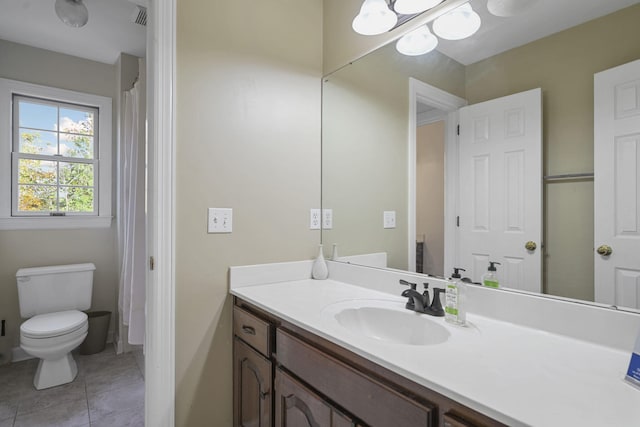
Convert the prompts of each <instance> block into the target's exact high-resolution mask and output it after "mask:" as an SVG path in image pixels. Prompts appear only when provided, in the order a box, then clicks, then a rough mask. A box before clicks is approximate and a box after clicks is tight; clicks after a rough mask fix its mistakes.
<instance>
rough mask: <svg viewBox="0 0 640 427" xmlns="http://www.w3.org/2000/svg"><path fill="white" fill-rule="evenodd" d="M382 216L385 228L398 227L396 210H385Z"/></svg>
mask: <svg viewBox="0 0 640 427" xmlns="http://www.w3.org/2000/svg"><path fill="white" fill-rule="evenodd" d="M382 217H383V222H382V224H383V227H384V228H396V211H384V212H383V215H382Z"/></svg>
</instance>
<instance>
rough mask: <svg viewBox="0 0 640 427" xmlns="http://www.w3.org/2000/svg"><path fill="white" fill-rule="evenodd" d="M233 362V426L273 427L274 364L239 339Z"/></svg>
mask: <svg viewBox="0 0 640 427" xmlns="http://www.w3.org/2000/svg"><path fill="white" fill-rule="evenodd" d="M233 359H234V366H233V388H234V396H233V409H234V411H233V412H234V414H233V415H234V416H233V424H234V426H235V427H271V402H272V401H271V399H272V393H271V384H272V380H273V374H272V369H271V362H270V361H269V360H267V359H265V358H264V357H263V356H262V355H260V354H259V353H258V352H256V351H255V350H253V349H252V348H251V347H249V346H248V345H247V344H245V343H244V342H242V341H240V340H239V339H238V338H234V340H233Z"/></svg>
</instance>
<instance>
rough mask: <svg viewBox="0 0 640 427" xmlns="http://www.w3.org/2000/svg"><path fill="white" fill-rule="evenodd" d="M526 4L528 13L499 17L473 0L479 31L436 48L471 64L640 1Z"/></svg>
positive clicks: (536, 1) (555, 0)
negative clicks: (479, 19) (479, 25)
mask: <svg viewBox="0 0 640 427" xmlns="http://www.w3.org/2000/svg"><path fill="white" fill-rule="evenodd" d="M525 1H529V2H530V3H531V5H530V6H529V7H528V9H527V10H526V11H525V12H523V13H522V14H519V15H516V16H512V17H509V18H500V17H497V16H494V15H492V14H490V13H489V12H488V10H487V0H470V2H469V3H470V4H471V6H472V7H473V9H474V10H475V11H476V12H477V13H478V14H479V15H480V17H481V19H482V26H481V27H480V30H478V32H477V33H476V34H474V35H473V36H472V37H470V38H468V39H465V40H458V41H448V40H440V43H439V44H438V48H437V49H438V50H439V51H440V52H442V53H444V54H445V55H447V56H449V57H450V58H453V59H455V60H456V61H458V62H460V63H461V64H463V65H469V64H473V63H475V62H478V61H481V60H483V59H486V58H489V57H491V56H494V55H497V54H499V53H502V52H505V51H507V50H509V49H513V48H515V47H518V46H522V45H525V44H527V43H529V42H532V41H534V40H538V39H540V38H543V37H546V36H549V35H551V34H554V33H557V32H559V31H562V30H566V29H567V28H571V27H574V26H576V25H579V24H582V23H584V22H587V21H591V20H592V19H595V18H598V17H600V16H604V15H608V14H610V13H613V12H615V11H617V10H620V9H623V8H625V7H628V6H631V5H634V4H636V3H640V0H525ZM638 25H639V26H640V23H638Z"/></svg>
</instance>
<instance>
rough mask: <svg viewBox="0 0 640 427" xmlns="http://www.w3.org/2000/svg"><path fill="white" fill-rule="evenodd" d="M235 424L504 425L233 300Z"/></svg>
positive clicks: (294, 426)
mask: <svg viewBox="0 0 640 427" xmlns="http://www.w3.org/2000/svg"><path fill="white" fill-rule="evenodd" d="M233 325H234V373H233V375H234V426H235V427H248V426H259V427H267V426H274V427H306V426H312V427H368V426H371V427H506V425H505V424H502V423H499V422H497V421H495V420H493V419H491V418H489V417H487V416H485V415H483V414H480V413H479V412H477V411H474V410H472V409H470V408H468V407H466V406H464V405H461V404H459V403H457V402H455V401H453V400H451V399H449V398H447V397H445V396H443V395H441V394H439V393H436V392H434V391H433V390H429V389H427V388H425V387H423V386H421V385H419V384H416V383H415V382H413V381H411V380H409V379H407V378H405V377H403V376H401V375H398V374H396V373H394V372H391V371H389V370H388V369H386V368H383V367H382V366H380V365H377V364H376V363H374V362H372V361H370V360H368V359H365V358H363V357H360V356H358V355H356V354H354V353H352V352H350V351H348V350H346V349H344V348H343V347H340V346H338V345H336V344H334V343H332V342H330V341H327V340H325V339H323V338H320V337H318V336H317V335H314V334H312V333H310V332H308V331H306V330H304V329H302V328H299V327H297V326H295V325H292V324H290V323H288V322H286V321H283V320H281V319H278V318H276V317H274V316H272V315H270V314H268V313H265V312H263V311H262V310H260V309H258V308H256V307H254V306H252V305H251V304H249V303H246V302H245V301H243V300H241V299H239V298H236V299H235V307H234V319H233Z"/></svg>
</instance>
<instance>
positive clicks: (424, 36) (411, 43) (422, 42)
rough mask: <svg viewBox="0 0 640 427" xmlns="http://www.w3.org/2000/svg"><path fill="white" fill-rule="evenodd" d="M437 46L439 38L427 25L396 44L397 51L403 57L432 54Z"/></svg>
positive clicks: (403, 37)
mask: <svg viewBox="0 0 640 427" xmlns="http://www.w3.org/2000/svg"><path fill="white" fill-rule="evenodd" d="M436 46H438V38H437V37H436V36H434V35H433V34H431V31H429V27H427V25H426V24H425V25H421V26H419V27H418V28H416V29H415V30H413V31H411V32H410V33H407V34H405V35H404V36H402V37H401V38H400V39H399V40H398V42H397V43H396V50H397V51H398V52H400V53H401V54H403V55H408V56H417V55H424V54H425V53H429V52H431V51H432V50H433V49H435V48H436Z"/></svg>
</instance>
